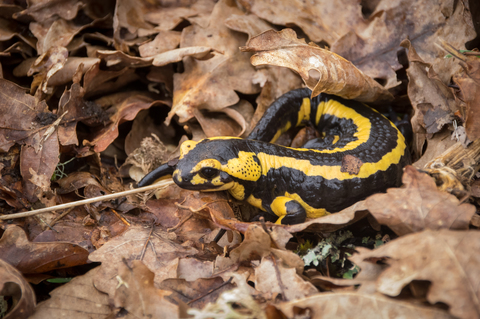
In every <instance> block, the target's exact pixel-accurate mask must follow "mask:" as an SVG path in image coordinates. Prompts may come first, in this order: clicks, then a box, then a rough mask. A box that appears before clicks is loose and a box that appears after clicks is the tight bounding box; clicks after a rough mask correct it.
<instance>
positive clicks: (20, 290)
mask: <svg viewBox="0 0 480 319" xmlns="http://www.w3.org/2000/svg"><path fill="white" fill-rule="evenodd" d="M2 259H3V256H2ZM2 259H0V296H3V298H5V299H10V300H13V304H12V305H11V307H9V308H10V309H9V311H8V312H7V313H6V314H5V313H3V312H2V313H3V314H5V317H3V318H5V319H26V318H31V317H30V316H31V315H32V314H33V312H34V311H35V292H34V291H33V289H32V287H30V285H29V284H28V282H27V281H26V280H25V278H23V276H22V274H21V273H20V272H19V271H18V270H17V269H15V268H14V267H12V266H11V265H9V264H8V263H7V262H6V261H4V260H2ZM3 298H2V299H3ZM2 310H3V311H6V310H7V309H2Z"/></svg>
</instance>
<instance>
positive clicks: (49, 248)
mask: <svg viewBox="0 0 480 319" xmlns="http://www.w3.org/2000/svg"><path fill="white" fill-rule="evenodd" d="M0 255H1V256H2V259H3V260H5V261H7V262H8V263H9V264H11V265H14V266H15V267H16V268H17V269H18V270H19V271H21V272H23V273H27V274H35V273H42V272H47V271H50V270H54V269H61V268H67V267H73V266H78V265H84V264H86V263H87V257H88V251H86V250H85V249H83V248H82V247H80V246H77V245H74V244H70V243H65V242H54V243H35V242H31V241H29V240H28V239H27V236H26V234H25V232H24V231H23V229H22V228H20V227H18V226H13V225H12V226H10V227H8V228H7V229H6V230H5V232H4V233H3V236H2V238H1V239H0Z"/></svg>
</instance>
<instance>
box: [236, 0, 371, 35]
mask: <svg viewBox="0 0 480 319" xmlns="http://www.w3.org/2000/svg"><path fill="white" fill-rule="evenodd" d="M240 3H241V4H242V5H243V6H244V7H245V8H246V9H247V10H248V11H250V12H252V13H254V14H255V15H257V16H259V17H260V18H262V19H265V20H267V21H269V22H271V23H273V24H277V25H287V26H290V25H292V24H295V25H297V26H299V27H300V28H301V29H302V30H303V31H304V32H305V33H306V34H307V36H308V37H309V38H310V40H312V41H315V42H320V41H326V42H328V43H329V44H332V43H334V42H335V41H336V40H337V39H339V38H340V37H342V36H343V35H345V34H346V33H347V32H349V31H350V30H351V29H352V28H354V27H357V26H359V25H363V24H364V23H365V22H364V19H363V17H362V13H361V7H360V3H359V2H358V1H356V0H342V1H328V0H327V1H324V0H314V1H312V2H304V1H300V0H282V1H276V2H275V5H272V3H271V2H269V1H268V0H253V1H247V0H240Z"/></svg>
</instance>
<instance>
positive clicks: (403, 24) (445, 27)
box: [331, 0, 476, 89]
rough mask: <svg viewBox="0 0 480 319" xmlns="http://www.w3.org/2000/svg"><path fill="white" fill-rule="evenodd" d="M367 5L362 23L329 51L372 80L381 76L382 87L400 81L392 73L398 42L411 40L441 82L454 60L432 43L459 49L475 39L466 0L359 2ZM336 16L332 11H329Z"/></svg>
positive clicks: (454, 67)
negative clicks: (366, 17) (443, 43)
mask: <svg viewBox="0 0 480 319" xmlns="http://www.w3.org/2000/svg"><path fill="white" fill-rule="evenodd" d="M369 4H370V5H372V6H373V8H372V10H371V11H372V12H371V15H370V18H369V20H368V25H367V26H366V27H365V26H363V25H362V24H359V25H358V26H357V27H355V29H354V30H352V31H351V32H349V33H348V34H346V35H344V36H343V37H342V38H341V39H339V40H338V41H337V42H335V43H333V44H332V48H331V49H332V51H333V52H335V53H337V54H339V55H341V56H343V57H344V58H346V59H348V60H349V61H351V62H352V63H353V64H354V65H355V66H356V67H357V68H359V69H360V70H362V71H363V72H364V73H365V74H367V75H369V76H371V77H372V78H374V79H382V80H383V81H384V82H385V88H387V89H389V88H392V87H395V86H397V85H398V84H399V81H398V79H397V74H396V71H398V70H400V69H401V68H402V65H401V64H400V63H399V61H398V52H399V51H400V50H401V49H400V47H399V45H400V42H402V41H403V40H404V39H407V38H408V39H410V40H411V41H412V44H413V46H415V48H416V49H417V51H418V53H419V55H420V57H421V58H422V59H423V61H429V62H431V63H432V64H433V66H434V68H435V71H436V72H437V74H438V75H439V77H440V79H441V81H442V82H443V83H446V84H447V83H448V82H449V81H450V78H451V76H452V75H453V74H455V73H457V72H458V70H459V66H458V65H456V64H455V62H454V61H452V60H453V59H444V53H443V52H442V50H440V49H439V48H437V47H436V45H435V43H436V42H437V41H438V40H439V39H442V40H444V41H447V42H449V43H451V44H453V45H454V46H455V47H457V48H460V49H464V48H465V43H467V42H468V41H470V40H472V39H474V38H475V37H476V35H475V29H474V26H473V22H472V18H471V13H470V11H469V8H468V1H467V2H465V1H463V2H459V3H457V2H456V1H453V0H388V1H387V0H384V1H372V2H368V1H366V2H362V5H364V6H365V5H366V6H368V5H369ZM334 16H335V17H336V15H334Z"/></svg>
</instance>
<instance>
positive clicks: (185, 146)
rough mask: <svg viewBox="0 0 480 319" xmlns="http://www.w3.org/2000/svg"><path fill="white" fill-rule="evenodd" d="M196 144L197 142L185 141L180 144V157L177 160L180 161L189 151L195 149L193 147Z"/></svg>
mask: <svg viewBox="0 0 480 319" xmlns="http://www.w3.org/2000/svg"><path fill="white" fill-rule="evenodd" d="M197 144H198V142H195V141H185V142H183V143H182V145H181V146H180V157H179V159H182V158H183V157H184V156H185V155H187V154H188V152H190V151H191V150H193V149H194V148H195V146H196V145H197Z"/></svg>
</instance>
